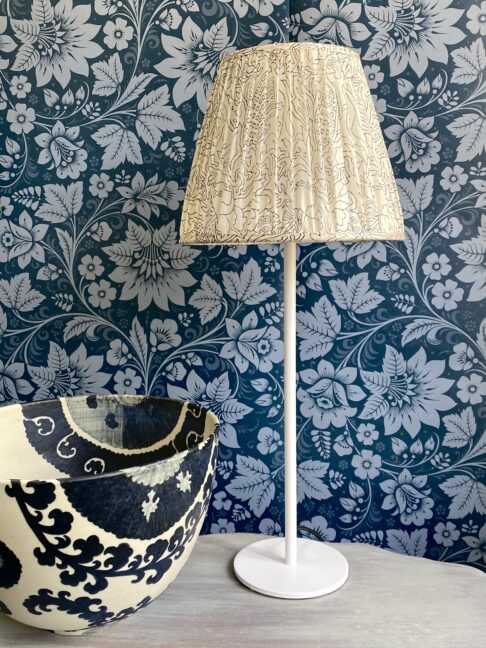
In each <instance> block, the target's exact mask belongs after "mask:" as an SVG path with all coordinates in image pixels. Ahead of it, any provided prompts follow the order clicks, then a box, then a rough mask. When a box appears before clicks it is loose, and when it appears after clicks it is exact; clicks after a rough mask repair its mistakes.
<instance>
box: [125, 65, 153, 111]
mask: <svg viewBox="0 0 486 648" xmlns="http://www.w3.org/2000/svg"><path fill="white" fill-rule="evenodd" d="M156 76H157V75H156V74H148V73H143V74H136V75H135V76H133V77H132V78H131V79H130V81H129V82H128V85H127V87H126V88H125V90H124V91H123V93H122V95H121V97H120V100H119V101H118V102H117V106H118V107H120V106H124V105H125V104H129V103H131V102H132V101H135V99H138V97H140V95H141V94H142V92H143V91H144V90H145V88H146V87H147V86H148V84H149V83H150V82H151V81H152V79H155V78H156Z"/></svg>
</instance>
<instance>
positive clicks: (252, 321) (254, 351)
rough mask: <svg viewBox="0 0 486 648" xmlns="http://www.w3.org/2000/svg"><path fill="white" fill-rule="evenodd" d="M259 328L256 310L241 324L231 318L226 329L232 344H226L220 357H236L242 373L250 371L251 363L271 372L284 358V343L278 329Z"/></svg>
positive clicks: (228, 319)
mask: <svg viewBox="0 0 486 648" xmlns="http://www.w3.org/2000/svg"><path fill="white" fill-rule="evenodd" d="M257 326H258V316H257V314H256V312H255V311H252V312H251V313H248V315H246V316H245V317H244V318H243V321H242V322H241V323H240V322H238V321H237V320H234V319H231V318H227V320H226V329H227V332H228V335H229V337H230V338H231V341H230V342H226V343H225V344H224V345H223V347H222V349H221V352H220V354H221V357H222V358H227V359H231V358H234V359H235V364H236V366H237V367H238V369H239V370H240V371H247V369H248V367H249V366H250V363H251V364H252V365H254V366H255V367H257V369H259V370H260V371H263V372H265V373H268V372H269V371H272V369H273V365H274V364H275V363H277V362H280V361H281V360H282V358H283V341H282V340H281V339H280V332H279V330H278V329H277V328H275V326H266V325H265V326H262V327H260V328H257Z"/></svg>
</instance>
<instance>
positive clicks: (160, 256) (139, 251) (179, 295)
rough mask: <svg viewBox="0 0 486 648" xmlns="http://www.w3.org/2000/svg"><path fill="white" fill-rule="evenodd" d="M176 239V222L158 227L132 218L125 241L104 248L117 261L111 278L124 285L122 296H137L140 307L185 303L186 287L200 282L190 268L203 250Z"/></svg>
mask: <svg viewBox="0 0 486 648" xmlns="http://www.w3.org/2000/svg"><path fill="white" fill-rule="evenodd" d="M175 241H176V232H175V223H174V221H171V222H170V223H168V224H167V225H164V226H163V227H161V228H159V229H156V230H154V229H152V228H149V227H148V226H142V225H137V224H136V223H134V222H133V221H131V220H129V221H128V224H127V231H126V239H125V241H122V242H121V243H115V244H114V245H110V246H108V247H105V248H103V250H104V251H105V252H106V253H107V254H108V256H109V257H110V259H111V260H112V261H113V262H114V263H116V264H117V267H116V268H115V270H114V271H113V272H112V273H111V274H110V279H112V281H114V282H115V283H120V284H123V288H122V292H121V295H120V299H122V300H129V299H137V300H138V308H139V310H145V309H146V308H148V307H149V306H150V304H151V303H152V302H154V303H155V304H156V306H158V307H159V308H161V309H162V310H165V311H167V310H169V301H170V302H172V303H173V304H177V305H178V306H184V304H185V295H184V288H188V287H189V286H193V285H194V284H195V283H196V280H195V279H194V277H193V276H192V275H191V274H190V273H189V272H188V270H187V268H188V267H189V266H190V265H191V264H192V262H193V261H194V259H195V258H196V257H197V256H199V254H201V252H200V250H195V249H194V248H191V247H189V246H187V245H185V246H184V247H182V246H181V245H176V242H175Z"/></svg>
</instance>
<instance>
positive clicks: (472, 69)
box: [451, 38, 486, 84]
mask: <svg viewBox="0 0 486 648" xmlns="http://www.w3.org/2000/svg"><path fill="white" fill-rule="evenodd" d="M451 56H452V59H453V60H454V63H455V64H456V67H455V69H454V72H453V73H452V76H451V81H452V82H453V83H460V84H468V83H474V81H476V80H477V79H478V78H479V77H480V76H481V72H482V71H483V70H484V69H485V68H486V51H485V49H484V43H483V41H482V40H481V38H478V39H477V40H475V41H474V43H472V45H471V46H470V47H460V48H459V49H456V50H455V51H454V52H452V54H451Z"/></svg>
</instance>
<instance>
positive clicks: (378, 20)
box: [365, 5, 397, 32]
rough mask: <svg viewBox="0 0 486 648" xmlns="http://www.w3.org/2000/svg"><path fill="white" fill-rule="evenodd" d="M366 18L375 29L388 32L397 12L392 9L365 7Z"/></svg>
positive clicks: (395, 19)
mask: <svg viewBox="0 0 486 648" xmlns="http://www.w3.org/2000/svg"><path fill="white" fill-rule="evenodd" d="M365 13H366V17H367V18H368V20H369V21H370V25H372V26H373V27H374V28H375V29H377V30H380V31H386V32H389V31H391V30H392V29H393V27H394V26H395V23H396V21H397V12H396V10H395V9H394V8H392V7H369V6H366V5H365Z"/></svg>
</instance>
